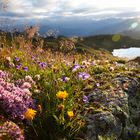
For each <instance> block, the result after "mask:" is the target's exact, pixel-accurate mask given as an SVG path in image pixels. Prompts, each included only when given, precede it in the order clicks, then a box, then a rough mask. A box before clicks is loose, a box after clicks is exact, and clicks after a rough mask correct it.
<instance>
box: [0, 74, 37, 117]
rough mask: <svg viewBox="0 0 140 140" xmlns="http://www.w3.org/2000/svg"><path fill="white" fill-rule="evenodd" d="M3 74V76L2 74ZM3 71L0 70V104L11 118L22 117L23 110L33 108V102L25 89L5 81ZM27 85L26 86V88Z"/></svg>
mask: <svg viewBox="0 0 140 140" xmlns="http://www.w3.org/2000/svg"><path fill="white" fill-rule="evenodd" d="M2 75H3V76H2ZM4 75H5V73H4V72H1V71H0V105H1V108H2V109H3V110H5V112H6V113H7V114H8V116H10V117H11V118H12V119H16V118H19V119H24V112H25V111H26V110H27V109H28V108H34V107H35V103H34V100H33V99H32V97H31V94H27V90H25V89H22V88H20V87H18V86H15V84H14V83H10V82H6V79H5V77H4ZM28 88H29V87H26V89H28Z"/></svg>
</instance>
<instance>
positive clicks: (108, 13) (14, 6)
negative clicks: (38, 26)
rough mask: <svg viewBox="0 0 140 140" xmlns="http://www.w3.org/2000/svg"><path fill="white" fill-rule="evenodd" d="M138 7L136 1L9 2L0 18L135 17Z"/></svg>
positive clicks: (51, 0) (53, 0)
mask: <svg viewBox="0 0 140 140" xmlns="http://www.w3.org/2000/svg"><path fill="white" fill-rule="evenodd" d="M139 5H140V2H139V1H138V0H133V1H132V0H117V1H115V0H9V4H8V9H7V12H1V13H0V18H1V17H6V18H10V17H12V18H30V19H32V18H50V19H51V18H54V17H61V18H66V17H86V18H88V17H89V18H97V19H100V18H109V17H113V16H116V17H120V18H124V17H129V16H131V17H132V16H133V17H137V16H139V13H140V8H139ZM128 13H129V14H128Z"/></svg>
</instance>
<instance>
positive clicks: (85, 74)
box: [78, 72, 90, 80]
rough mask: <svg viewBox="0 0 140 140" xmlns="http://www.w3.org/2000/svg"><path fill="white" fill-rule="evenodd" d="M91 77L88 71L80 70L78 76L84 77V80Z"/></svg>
mask: <svg viewBox="0 0 140 140" xmlns="http://www.w3.org/2000/svg"><path fill="white" fill-rule="evenodd" d="M89 77H90V75H89V74H88V73H85V72H79V73H78V78H79V79H82V80H86V79H88V78H89Z"/></svg>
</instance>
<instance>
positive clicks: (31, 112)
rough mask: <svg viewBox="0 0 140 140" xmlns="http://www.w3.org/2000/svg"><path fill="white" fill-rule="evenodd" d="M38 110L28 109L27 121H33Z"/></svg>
mask: <svg viewBox="0 0 140 140" xmlns="http://www.w3.org/2000/svg"><path fill="white" fill-rule="evenodd" d="M36 112H37V111H36V110H33V109H31V108H28V109H27V111H26V112H25V113H24V116H25V119H27V120H33V118H34V117H35V115H36Z"/></svg>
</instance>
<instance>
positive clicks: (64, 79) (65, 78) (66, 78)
mask: <svg viewBox="0 0 140 140" xmlns="http://www.w3.org/2000/svg"><path fill="white" fill-rule="evenodd" d="M69 80H70V78H69V77H62V78H61V81H62V82H67V81H69Z"/></svg>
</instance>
